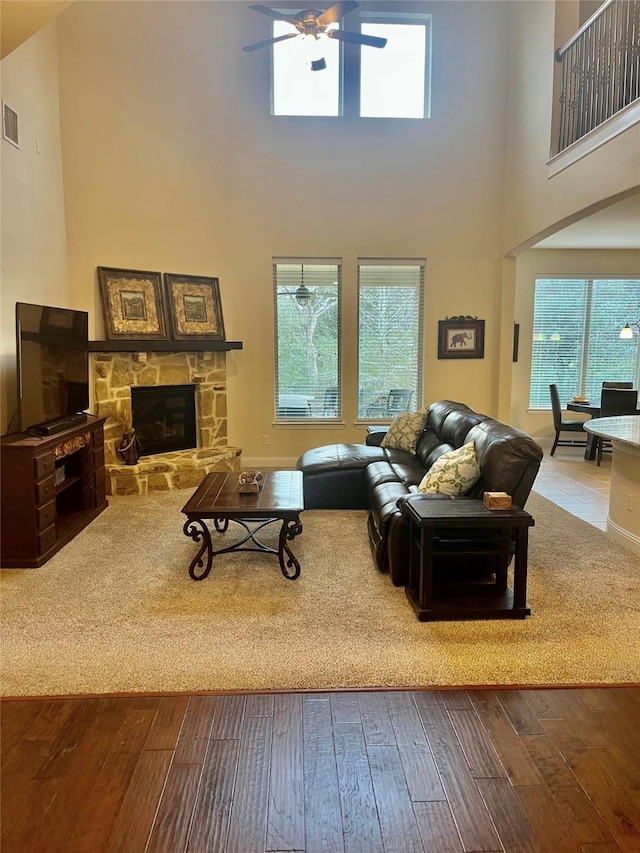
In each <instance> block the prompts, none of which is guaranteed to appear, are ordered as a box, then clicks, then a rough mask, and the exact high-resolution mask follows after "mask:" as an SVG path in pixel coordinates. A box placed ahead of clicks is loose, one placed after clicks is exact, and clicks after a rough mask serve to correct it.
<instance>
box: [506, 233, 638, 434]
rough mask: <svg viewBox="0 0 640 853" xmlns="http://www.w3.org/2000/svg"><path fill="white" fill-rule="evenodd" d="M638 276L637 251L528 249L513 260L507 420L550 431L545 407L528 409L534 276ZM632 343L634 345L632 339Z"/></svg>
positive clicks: (529, 428)
mask: <svg viewBox="0 0 640 853" xmlns="http://www.w3.org/2000/svg"><path fill="white" fill-rule="evenodd" d="M599 275H600V276H619V277H620V278H624V277H626V276H640V252H637V251H608V252H604V251H598V252H596V251H584V250H580V251H578V250H573V251H569V250H563V251H560V250H555V251H553V250H543V249H532V250H531V251H529V252H525V253H523V254H522V255H520V256H519V257H518V259H517V262H516V300H515V313H514V317H515V322H516V323H519V324H520V346H519V353H518V362H517V363H516V364H514V365H513V375H512V386H511V422H512V423H514V424H518V425H519V426H520V427H521V428H522V429H523V430H524V431H525V432H528V433H529V434H530V435H532V436H534V437H535V438H538V439H542V440H544V439H547V438H552V437H553V435H554V429H553V419H552V415H551V400H549V411H547V412H534V411H532V412H528V411H527V409H528V406H529V382H530V378H531V350H532V339H533V302H534V296H535V284H536V278H545V277H546V278H572V277H575V278H581V277H583V278H593V277H594V276H599ZM632 345H633V346H635V345H636V343H635V342H634V343H633V344H632Z"/></svg>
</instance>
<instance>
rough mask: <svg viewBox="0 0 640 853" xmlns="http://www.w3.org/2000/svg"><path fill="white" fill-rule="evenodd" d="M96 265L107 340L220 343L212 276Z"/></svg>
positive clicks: (218, 304) (220, 327) (215, 282)
mask: <svg viewBox="0 0 640 853" xmlns="http://www.w3.org/2000/svg"><path fill="white" fill-rule="evenodd" d="M162 280H163V276H162V275H161V273H159V272H146V271H143V270H123V269H115V268H113V267H98V282H99V284H100V295H101V297H102V307H103V310H104V324H105V334H106V337H107V340H114V339H116V338H151V339H156V340H166V339H167V338H168V337H169V336H171V338H173V340H189V339H192V338H198V339H201V340H211V341H224V340H225V333H224V320H223V316H222V302H221V299H220V283H219V281H218V279H217V278H209V277H206V276H195V275H177V274H174V273H164V288H163V286H162V285H163V281H162Z"/></svg>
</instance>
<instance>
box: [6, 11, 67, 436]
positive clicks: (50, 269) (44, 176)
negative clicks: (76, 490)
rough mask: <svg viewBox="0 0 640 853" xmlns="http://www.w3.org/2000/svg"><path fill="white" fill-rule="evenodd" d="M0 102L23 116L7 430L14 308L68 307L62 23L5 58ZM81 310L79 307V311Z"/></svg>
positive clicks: (12, 176)
mask: <svg viewBox="0 0 640 853" xmlns="http://www.w3.org/2000/svg"><path fill="white" fill-rule="evenodd" d="M1 68H2V82H1V89H2V98H3V99H4V100H5V101H6V102H7V103H8V104H9V105H10V106H11V108H12V109H14V110H15V111H16V112H17V113H18V122H19V137H20V148H19V149H18V148H15V147H14V146H13V145H11V144H10V143H9V142H7V141H6V140H4V139H3V140H2V142H1V143H0V145H1V154H2V164H1V170H2V172H1V174H2V190H1V209H2V219H1V225H0V240H1V243H2V256H1V260H0V276H1V279H2V287H1V297H0V299H1V301H0V305H1V316H0V339H1V343H0V354H1V362H0V372H1V376H2V382H1V385H2V392H1V397H0V405H1V407H2V412H1V428H0V431H1V432H3V433H4V432H6V430H7V428H8V425H9V421H10V420H11V417H12V416H13V413H14V411H15V408H16V370H15V303H16V302H34V303H36V304H45V305H54V306H59V307H63V308H65V307H68V306H70V305H71V303H70V301H69V300H70V297H69V289H68V275H67V246H66V233H65V217H64V191H63V181H62V161H61V154H60V121H59V108H58V52H57V41H56V24H55V22H54V23H51V24H49V25H48V26H47V27H45V28H44V29H42V30H40V31H39V32H38V33H36V34H35V35H34V36H32V37H31V38H30V39H29V40H28V41H26V42H25V43H24V44H23V45H21V47H19V48H18V49H17V50H15V51H13V53H11V54H9V56H7V57H6V58H5V59H3V60H2V65H1ZM73 307H75V306H73Z"/></svg>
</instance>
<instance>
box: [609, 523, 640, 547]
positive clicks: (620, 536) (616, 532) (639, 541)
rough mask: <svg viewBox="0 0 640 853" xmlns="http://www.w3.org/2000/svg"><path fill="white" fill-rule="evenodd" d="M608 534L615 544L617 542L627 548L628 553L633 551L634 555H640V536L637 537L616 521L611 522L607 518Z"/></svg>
mask: <svg viewBox="0 0 640 853" xmlns="http://www.w3.org/2000/svg"><path fill="white" fill-rule="evenodd" d="M607 533H608V534H609V537H610V538H611V539H613V541H614V542H617V544H618V545H622V547H623V548H626V549H627V551H631V552H632V553H634V554H640V536H636V535H635V534H633V533H630V532H629V531H628V530H625V529H624V528H623V527H620V525H619V524H616V523H615V521H611V518H609V517H607Z"/></svg>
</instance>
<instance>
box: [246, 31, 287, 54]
mask: <svg viewBox="0 0 640 853" xmlns="http://www.w3.org/2000/svg"><path fill="white" fill-rule="evenodd" d="M299 35H300V33H287V34H286V35H284V36H278V37H277V38H274V39H265V40H264V41H257V42H255V44H248V45H247V46H246V47H243V48H242V49H243V50H244V52H245V53H251V51H252V50H260V48H261V47H267V46H268V45H270V44H275V43H276V42H277V41H284V40H285V39H294V38H297V37H298V36H299Z"/></svg>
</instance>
